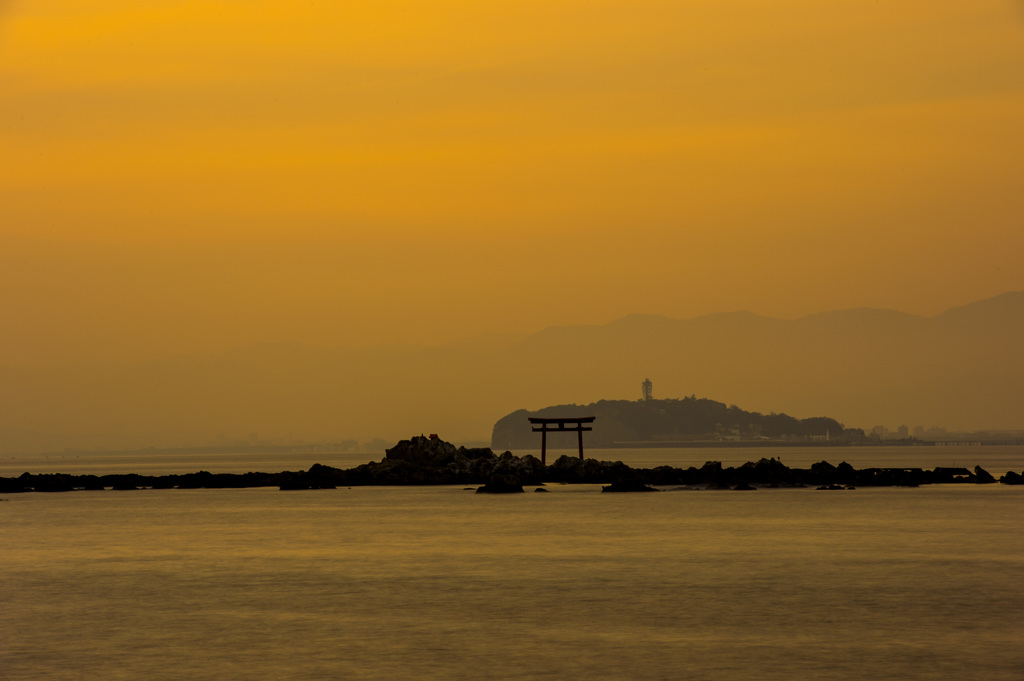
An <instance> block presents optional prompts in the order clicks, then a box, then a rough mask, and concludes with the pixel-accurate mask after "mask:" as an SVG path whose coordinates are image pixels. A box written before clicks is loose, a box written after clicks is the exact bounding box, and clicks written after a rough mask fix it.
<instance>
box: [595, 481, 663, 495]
mask: <svg viewBox="0 0 1024 681" xmlns="http://www.w3.org/2000/svg"><path fill="white" fill-rule="evenodd" d="M601 491H602V492H660V491H661V490H658V489H655V488H653V487H651V486H650V485H645V484H644V483H642V482H640V481H639V480H620V481H619V482H613V483H612V484H610V485H605V486H604V487H602V488H601Z"/></svg>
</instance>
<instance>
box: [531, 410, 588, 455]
mask: <svg viewBox="0 0 1024 681" xmlns="http://www.w3.org/2000/svg"><path fill="white" fill-rule="evenodd" d="M595 418H596V417H595V416H580V417H577V418H570V417H561V416H557V417H539V416H531V417H529V420H530V423H531V424H533V432H535V433H540V462H541V463H542V464H544V465H545V466H546V465H547V463H548V462H547V458H548V433H566V432H569V433H571V432H574V431H575V433H576V435H577V441H578V442H579V448H580V461H583V431H585V430H593V428H590V427H588V426H584V425H583V424H584V423H593V422H594V419H595ZM570 424H571V425H570Z"/></svg>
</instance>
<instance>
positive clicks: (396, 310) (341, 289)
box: [0, 0, 1024, 364]
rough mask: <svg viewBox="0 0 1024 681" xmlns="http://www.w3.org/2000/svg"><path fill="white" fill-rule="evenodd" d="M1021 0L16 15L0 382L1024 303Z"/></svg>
mask: <svg viewBox="0 0 1024 681" xmlns="http://www.w3.org/2000/svg"><path fill="white" fill-rule="evenodd" d="M1022 122H1024V5H1022V3H1021V2H1019V1H1010V0H1000V1H996V0H970V2H965V0H928V1H927V2H925V1H923V0H895V1H885V2H864V1H863V0H857V1H850V0H835V1H832V2H822V1H821V0H775V1H773V2H764V1H763V0H686V1H685V2H682V1H680V0H629V1H628V2H627V1H626V0H586V2H584V1H582V0H579V1H576V0H572V1H567V0H544V2H536V1H533V0H514V1H512V0H490V1H489V2H455V1H448V0H435V1H433V2H422V1H420V0H417V1H416V2H412V1H403V0H399V1H395V0H373V1H372V2H371V1H366V2H362V1H359V2H305V3H297V2H274V1H267V0H246V1H245V2H235V1H230V0H217V1H216V2H213V1H211V0H204V1H203V2H193V1H190V0H185V1H172V0H145V1H144V2H139V1H138V0H132V1H128V0H125V1H118V0H90V1H89V2H82V1H80V2H70V1H62V0H33V1H32V2H28V1H27V0H26V1H15V2H12V1H10V0H7V1H6V2H5V1H3V0H0V315H2V323H0V358H2V359H0V363H5V364H21V363H28V364H37V363H50V362H55V361H65V360H79V359H117V358H121V359H136V358H144V357H151V356H158V355H162V354H168V353H179V352H197V351H216V350H221V349H224V348H228V347H231V346H234V345H241V344H246V343H250V342H254V341H274V340H286V339H287V340H296V341H301V342H306V343H314V344H322V345H331V346H333V345H369V344H376V343H382V342H399V343H434V342H443V341H446V340H450V339H453V338H458V337H464V336H475V335H478V334H481V333H490V332H501V331H506V330H511V329H521V330H525V331H534V330H537V329H540V328H542V327H544V326H548V325H554V324H575V323H603V322H607V321H610V320H612V319H614V318H616V317H619V316H621V315H623V314H626V313H630V312H650V313H660V314H666V315H670V316H675V317H690V316H695V315H698V314H703V313H709V312H717V311H725V310H735V309H750V310H753V311H755V312H758V313H761V314H766V315H773V316H782V317H796V316H800V315H803V314H808V313H812V312H817V311H821V310H827V309H835V308H848V307H859V306H873V307H892V308H896V309H900V310H903V311H907V312H914V313H920V314H933V313H936V312H939V311H941V310H943V309H945V308H947V307H951V306H954V305H959V304H963V303H967V302H970V301H972V300H977V299H981V298H986V297H989V296H992V295H995V294H997V293H1001V292H1003V291H1007V290H1016V289H1022V288H1024V268H1022V266H1021V256H1022V255H1024V224H1022V222H1024V125H1022Z"/></svg>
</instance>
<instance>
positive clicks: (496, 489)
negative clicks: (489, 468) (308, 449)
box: [476, 475, 523, 494]
mask: <svg viewBox="0 0 1024 681" xmlns="http://www.w3.org/2000/svg"><path fill="white" fill-rule="evenodd" d="M522 491H523V485H522V483H520V482H519V481H518V480H517V479H515V478H514V477H512V476H509V475H493V476H491V479H490V480H488V481H487V484H485V485H483V486H482V487H478V488H477V490H476V493H477V494H515V493H518V492H522Z"/></svg>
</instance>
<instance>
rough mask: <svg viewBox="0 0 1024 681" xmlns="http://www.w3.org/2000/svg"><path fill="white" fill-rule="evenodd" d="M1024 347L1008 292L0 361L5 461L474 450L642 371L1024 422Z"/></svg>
mask: <svg viewBox="0 0 1024 681" xmlns="http://www.w3.org/2000/svg"><path fill="white" fill-rule="evenodd" d="M1022 338H1024V292H1020V291H1015V292H1010V293H1005V294H1002V295H1000V296H996V297H994V298H991V299H988V300H983V301H978V302H976V303H972V304H970V305H965V306H961V307H958V308H953V309H950V310H947V311H945V312H943V313H941V314H938V315H935V316H933V317H922V316H917V315H909V314H905V313H900V312H894V311H892V310H873V309H858V310H845V311H836V312H827V313H820V314H815V315H809V316H806V317H803V318H800V319H796V320H783V319H774V318H770V317H763V316H760V315H757V314H754V313H750V312H732V313H722V314H715V315H706V316H703V317H696V318H693V319H685V320H680V319H672V318H669V317H660V316H657V315H627V316H625V317H622V318H620V319H617V320H614V321H612V322H610V323H608V324H604V325H590V326H563V327H551V328H548V329H544V330H542V331H540V332H538V333H535V334H532V335H529V336H526V337H525V338H522V339H520V340H516V339H515V338H511V337H502V338H501V339H496V340H495V341H494V342H486V341H485V342H474V341H472V340H469V341H460V342H459V343H456V344H453V345H451V346H446V347H434V348H427V347H416V346H410V345H403V346H395V347H384V348H372V349H366V350H358V349H345V348H322V347H309V346H306V345H303V344H300V343H278V344H255V345H253V346H248V347H245V348H238V349H236V350H234V351H231V352H227V353H223V354H218V355H205V356H179V357H172V358H167V359H163V360H160V361H153V362H142V363H135V364H109V363H108V364H96V365H76V366H70V367H59V368H49V369H27V368H12V367H2V366H0V451H20V450H34V451H38V450H55V449H62V448H64V447H91V446H105V447H138V446H149V445H154V446H181V445H191V444H221V443H224V442H231V441H237V440H243V441H246V442H255V441H259V442H292V441H304V442H310V441H325V440H336V439H344V438H358V439H370V438H373V437H382V438H384V439H386V440H395V439H396V438H398V439H400V438H404V437H408V434H409V433H410V432H426V433H430V432H436V433H439V434H441V435H442V437H444V438H446V439H448V440H478V441H479V440H486V439H488V434H489V432H490V431H491V428H492V425H493V424H494V423H495V421H497V420H498V419H499V418H501V417H502V416H503V415H505V414H508V413H510V412H512V411H515V410H517V409H529V408H533V409H536V408H538V407H539V406H542V405H554V404H572V403H576V404H586V403H591V402H596V401H598V400H601V399H607V398H620V399H628V400H633V399H637V398H639V397H640V382H641V381H642V380H643V379H644V378H645V377H649V378H651V380H652V381H653V382H654V394H655V397H657V398H671V397H682V396H685V395H691V394H697V395H704V396H708V397H709V398H712V399H714V398H718V399H725V400H728V401H729V402H733V403H736V404H742V405H744V408H746V409H750V410H752V411H758V412H768V411H771V410H776V411H780V412H785V413H788V414H803V415H807V414H829V415H831V416H832V417H833V418H835V419H837V420H839V421H841V422H843V423H845V424H847V426H851V427H860V428H865V429H869V428H871V427H872V426H874V425H876V424H887V425H889V426H890V427H895V426H896V425H899V424H907V425H909V426H911V427H913V426H914V425H923V426H926V427H927V426H932V425H939V426H944V427H947V428H950V429H962V430H974V429H981V428H1021V427H1024V353H1022V352H1021V351H1020V344H1021V339H1022ZM410 339H411V340H414V339H415V334H414V331H413V332H411V333H410V335H409V336H408V337H406V338H403V339H400V341H401V342H406V341H409V340H410Z"/></svg>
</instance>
